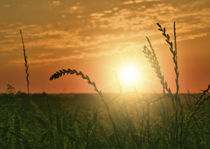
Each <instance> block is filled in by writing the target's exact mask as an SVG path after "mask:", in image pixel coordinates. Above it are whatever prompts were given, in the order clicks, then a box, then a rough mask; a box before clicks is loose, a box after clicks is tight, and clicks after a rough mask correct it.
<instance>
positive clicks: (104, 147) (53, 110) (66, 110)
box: [0, 23, 210, 149]
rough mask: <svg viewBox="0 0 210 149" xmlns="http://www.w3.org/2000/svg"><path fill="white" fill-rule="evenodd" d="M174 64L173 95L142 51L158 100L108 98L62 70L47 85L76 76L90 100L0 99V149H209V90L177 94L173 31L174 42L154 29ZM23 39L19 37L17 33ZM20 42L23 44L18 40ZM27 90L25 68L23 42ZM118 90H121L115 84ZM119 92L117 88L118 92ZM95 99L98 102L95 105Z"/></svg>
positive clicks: (152, 56)
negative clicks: (156, 80) (158, 89)
mask: <svg viewBox="0 0 210 149" xmlns="http://www.w3.org/2000/svg"><path fill="white" fill-rule="evenodd" d="M157 25H158V30H160V32H161V33H162V35H163V37H164V38H165V40H166V43H167V44H168V45H169V51H170V52H171V54H172V60H173V63H174V73H175V74H176V75H175V76H176V77H175V84H176V90H175V93H172V91H171V89H170V88H169V86H168V83H167V81H166V80H165V77H164V75H163V73H162V72H161V67H160V64H159V61H158V58H157V55H156V53H155V50H154V48H153V47H152V44H151V41H150V39H149V38H148V37H146V39H147V41H148V44H149V47H147V46H145V47H144V50H143V52H144V54H145V56H146V57H147V58H148V61H149V62H150V63H151V66H152V67H153V69H154V71H155V73H156V75H157V77H158V78H159V80H160V83H161V85H162V88H163V93H162V94H153V95H152V94H150V95H146V94H144V95H142V96H141V97H139V96H137V95H136V94H131V95H128V94H127V95H125V94H124V95H121V96H118V95H107V94H102V92H101V91H100V90H99V89H98V88H97V86H96V84H95V83H94V82H93V81H92V80H91V79H90V77H89V76H88V75H85V74H84V73H83V72H79V71H77V70H75V69H71V68H70V69H61V70H59V71H57V72H56V73H54V74H52V76H51V77H50V80H54V79H59V78H60V77H63V76H64V75H77V76H79V77H81V78H82V79H84V80H87V82H88V84H89V85H90V86H92V87H93V88H94V90H95V91H96V93H97V95H95V94H83V95H82V94H80V95H76V94H75V95H48V94H44V93H43V94H31V96H30V99H31V100H28V96H27V95H26V94H24V93H21V92H18V93H17V94H13V93H11V94H0V136H1V137H0V148H2V149H74V148H75V149H94V148H96V149H98V148H100V149H197V148H202V149H208V148H210V144H209V139H210V125H209V124H210V118H209V114H210V111H209V106H210V103H209V97H210V95H209V89H210V85H209V86H208V87H207V88H206V89H204V90H203V92H202V93H200V94H190V93H189V94H180V93H179V72H178V59H177V43H176V27H175V23H174V36H173V37H174V41H173V42H172V40H170V36H169V34H167V33H166V29H165V28H164V27H162V26H161V25H160V24H159V23H158V24H157ZM20 34H21V37H22V32H20ZM22 42H23V38H22ZM23 51H24V60H25V71H26V80H27V89H28V95H29V93H30V92H29V78H28V76H29V75H28V64H27V57H26V54H25V47H24V42H23ZM119 86H120V84H119ZM119 88H121V87H119ZM99 99H100V100H99Z"/></svg>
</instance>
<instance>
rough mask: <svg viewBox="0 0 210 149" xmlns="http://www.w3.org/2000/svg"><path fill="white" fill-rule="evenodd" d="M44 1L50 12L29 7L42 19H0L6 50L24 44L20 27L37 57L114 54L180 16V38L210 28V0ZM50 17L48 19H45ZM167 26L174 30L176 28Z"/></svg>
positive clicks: (0, 43) (202, 33) (198, 34)
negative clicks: (177, 0) (158, 25)
mask: <svg viewBox="0 0 210 149" xmlns="http://www.w3.org/2000/svg"><path fill="white" fill-rule="evenodd" d="M34 3H35V1H34ZM37 3H38V2H37ZM12 4H13V3H8V4H7V5H8V6H11V5H12ZM42 4H43V8H45V10H44V12H46V14H42V13H43V11H41V12H39V11H38V9H39V8H38V7H37V8H36V9H37V11H35V10H36V9H35V8H34V7H35V6H38V5H35V6H34V7H32V5H28V6H27V9H30V8H31V9H32V8H33V9H34V12H36V13H38V14H37V15H38V16H40V21H39V22H35V21H33V20H32V21H31V22H29V21H28V20H27V21H26V20H20V21H18V22H15V21H14V22H13V18H12V17H11V18H9V19H11V20H7V21H5V20H3V21H1V22H4V23H0V36H1V38H0V51H1V52H2V51H4V52H7V53H9V52H14V51H15V50H16V49H18V48H21V42H20V37H19V29H22V30H23V34H24V40H25V44H26V47H27V48H28V49H31V51H30V52H31V53H33V57H32V59H31V60H32V62H33V63H39V62H43V61H49V62H52V61H60V60H64V61H65V60H67V59H69V58H70V59H75V58H76V57H77V58H84V57H91V56H101V55H109V54H110V53H111V54H115V53H117V52H118V51H120V50H121V51H123V49H125V48H123V46H124V47H126V49H129V47H130V48H131V49H132V48H137V47H138V48H140V47H141V46H142V44H143V43H142V41H144V36H145V35H149V36H156V34H159V32H158V31H156V30H155V29H154V28H155V23H156V22H160V23H161V24H163V25H164V26H167V27H168V26H172V22H173V21H174V20H175V21H176V22H177V32H178V35H179V39H178V40H179V41H180V40H190V39H195V38H199V37H205V36H208V35H209V34H210V27H209V22H208V20H209V19H210V11H209V1H208V0H202V1H199V0H195V1H190V3H189V1H187V0H183V1H180V2H179V3H177V2H174V1H167V0H164V1H160V0H123V1H112V0H107V1H103V2H101V1H100V2H99V1H96V0H93V1H88V2H85V1H82V0H78V1H69V2H66V1H59V0H52V1H48V2H47V3H45V2H42ZM186 4H187V5H186ZM0 5H1V6H4V5H6V4H1V3H0ZM49 7H56V9H50V8H49ZM48 8H49V10H48ZM33 9H32V10H33ZM0 12H1V10H0ZM29 12H30V13H32V11H29ZM8 13H10V11H8ZM23 14H24V13H23ZM54 14H56V15H54ZM28 15H30V14H28ZM31 15H32V14H31ZM42 17H43V18H44V19H43V18H42ZM14 18H15V17H14ZM37 19H39V18H38V17H37V18H36V20H37ZM48 19H49V21H46V20H48ZM11 22H12V23H11ZM46 22H47V23H46ZM167 29H168V31H169V32H171V29H172V28H171V27H169V28H167ZM140 41H141V42H140ZM132 45H133V46H132ZM137 45H138V46H137ZM60 51H62V53H61V52H60ZM125 51H126V50H125ZM59 52H60V53H59ZM78 53H79V54H78ZM55 55H56V56H57V58H56V57H54V56H55ZM63 55H65V56H63ZM68 55H70V56H68ZM52 57H53V58H52ZM44 58H46V60H44ZM17 59H20V58H19V57H17ZM14 62H18V61H14Z"/></svg>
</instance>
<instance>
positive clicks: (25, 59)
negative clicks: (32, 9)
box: [20, 30, 30, 95]
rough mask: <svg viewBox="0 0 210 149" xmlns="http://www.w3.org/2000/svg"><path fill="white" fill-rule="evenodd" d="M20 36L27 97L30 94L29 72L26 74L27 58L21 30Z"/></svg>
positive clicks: (27, 67)
mask: <svg viewBox="0 0 210 149" xmlns="http://www.w3.org/2000/svg"><path fill="white" fill-rule="evenodd" d="M20 36H21V40H22V45H23V56H24V61H25V72H26V82H27V91H28V95H29V93H30V92H29V72H28V69H29V66H28V61H27V56H26V49H25V45H24V40H23V34H22V30H20Z"/></svg>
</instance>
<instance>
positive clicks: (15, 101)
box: [0, 93, 210, 149]
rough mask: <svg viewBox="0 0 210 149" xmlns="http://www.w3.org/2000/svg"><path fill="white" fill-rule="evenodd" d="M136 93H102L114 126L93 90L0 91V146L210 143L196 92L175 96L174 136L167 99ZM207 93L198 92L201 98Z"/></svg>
mask: <svg viewBox="0 0 210 149" xmlns="http://www.w3.org/2000/svg"><path fill="white" fill-rule="evenodd" d="M203 95H204V94H203ZM139 96H140V97H137V96H136V95H133V94H129V95H128V94H127V95H119V94H105V95H104V99H105V100H106V103H107V105H108V106H109V110H110V114H111V118H112V120H113V122H114V127H113V123H112V122H111V121H110V117H109V116H108V115H107V109H106V107H105V106H104V104H103V102H101V99H100V96H98V95H97V94H69V95H68V94H55V95H48V94H45V93H43V94H32V95H30V97H28V95H27V94H24V93H17V94H1V95H0V136H1V137H0V148H2V149H13V148H14V149H29V148H30V149H32V148H36V149H42V148H43V149H48V148H49V149H65V148H66V149H68V148H90V149H92V148H125V149H135V148H142V149H144V148H145V149H146V148H151V149H153V148H154V149H168V148H189V149H197V148H201V149H208V148H209V147H210V144H209V140H210V131H209V130H210V129H209V128H210V125H209V124H210V117H209V115H210V111H209V109H210V103H209V101H205V104H202V105H201V106H200V107H199V110H198V106H197V105H196V101H198V100H199V99H201V98H200V97H201V95H198V94H197V95H191V94H181V95H180V98H181V100H182V102H183V109H184V111H183V112H182V116H183V120H182V121H180V120H178V123H179V124H177V126H178V127H179V130H178V134H177V136H176V120H175V119H174V113H173V110H171V109H172V107H171V106H172V104H171V100H170V98H169V97H167V95H165V96H163V95H161V94H153V95H149V94H147V95H139ZM206 98H208V97H207V96H206V95H204V96H202V100H206ZM196 109H197V110H196ZM182 116H180V117H178V119H180V118H181V117H182ZM180 126H181V127H180ZM180 146H181V147H180Z"/></svg>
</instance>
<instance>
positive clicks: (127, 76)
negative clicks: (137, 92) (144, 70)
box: [120, 65, 140, 85]
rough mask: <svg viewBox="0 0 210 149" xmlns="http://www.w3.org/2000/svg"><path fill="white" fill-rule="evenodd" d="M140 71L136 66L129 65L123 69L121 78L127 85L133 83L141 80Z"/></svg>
mask: <svg viewBox="0 0 210 149" xmlns="http://www.w3.org/2000/svg"><path fill="white" fill-rule="evenodd" d="M139 77H140V73H139V71H138V69H137V68H136V67H135V66H132V65H128V66H126V67H124V68H122V69H121V72H120V80H121V82H123V83H124V84H126V85H133V84H134V83H136V82H137V81H138V80H139Z"/></svg>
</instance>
